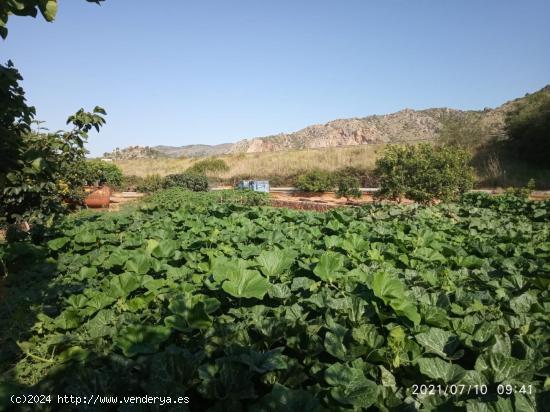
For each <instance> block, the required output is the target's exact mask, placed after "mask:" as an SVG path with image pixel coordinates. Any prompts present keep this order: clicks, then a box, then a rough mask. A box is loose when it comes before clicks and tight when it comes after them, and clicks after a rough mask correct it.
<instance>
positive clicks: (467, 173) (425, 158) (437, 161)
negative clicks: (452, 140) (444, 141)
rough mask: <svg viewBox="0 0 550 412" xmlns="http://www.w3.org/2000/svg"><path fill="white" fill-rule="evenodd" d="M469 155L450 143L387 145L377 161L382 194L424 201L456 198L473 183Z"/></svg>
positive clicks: (398, 198)
mask: <svg viewBox="0 0 550 412" xmlns="http://www.w3.org/2000/svg"><path fill="white" fill-rule="evenodd" d="M469 162H470V155H469V154H468V153H467V152H466V151H464V150H463V149H460V148H456V147H450V146H432V145H430V144H427V143H422V144H419V145H415V146H393V145H392V146H388V147H387V148H386V149H385V151H384V153H383V155H382V156H381V157H380V158H379V159H378V160H377V161H376V169H375V173H376V175H377V176H378V177H379V178H380V192H379V194H380V196H381V197H385V198H389V199H397V200H401V198H403V197H407V198H409V199H411V200H415V201H417V202H421V203H431V202H432V201H433V200H435V199H439V200H441V201H450V200H455V199H457V198H458V197H459V195H460V194H462V193H464V192H465V191H467V190H469V189H471V188H472V187H473V183H474V172H473V168H472V167H471V166H469Z"/></svg>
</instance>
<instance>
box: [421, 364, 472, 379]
mask: <svg viewBox="0 0 550 412" xmlns="http://www.w3.org/2000/svg"><path fill="white" fill-rule="evenodd" d="M416 362H417V364H418V366H419V367H420V373H422V374H423V375H426V376H427V377H429V378H432V379H434V380H435V381H437V382H441V383H456V382H457V381H459V380H460V379H461V378H462V377H463V376H464V375H465V374H466V371H465V370H464V369H463V368H462V367H461V366H459V365H456V364H453V363H450V362H446V361H444V360H442V359H439V358H420V359H417V360H416Z"/></svg>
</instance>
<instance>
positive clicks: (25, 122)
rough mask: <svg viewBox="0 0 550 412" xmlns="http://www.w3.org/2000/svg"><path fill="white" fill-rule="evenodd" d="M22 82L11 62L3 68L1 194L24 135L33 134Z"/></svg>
mask: <svg viewBox="0 0 550 412" xmlns="http://www.w3.org/2000/svg"><path fill="white" fill-rule="evenodd" d="M0 20H1V18H0ZM22 80H23V78H22V77H21V75H20V74H19V71H17V69H16V68H15V67H13V63H12V62H11V61H9V62H8V63H7V65H6V66H2V65H0V136H1V138H0V191H1V190H3V188H4V187H5V185H6V175H7V173H8V171H10V170H11V169H12V168H14V167H16V166H17V160H18V159H19V156H20V151H21V150H22V147H21V146H22V136H23V135H26V134H28V133H30V131H31V123H32V121H33V119H34V116H35V114H36V110H35V108H34V107H31V106H27V102H26V98H25V91H24V90H23V88H22V87H21V86H20V85H19V82H20V81H22Z"/></svg>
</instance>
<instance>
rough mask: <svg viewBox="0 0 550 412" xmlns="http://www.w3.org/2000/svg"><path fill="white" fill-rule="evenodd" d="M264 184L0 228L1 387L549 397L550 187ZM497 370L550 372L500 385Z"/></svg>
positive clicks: (218, 401)
mask: <svg viewBox="0 0 550 412" xmlns="http://www.w3.org/2000/svg"><path fill="white" fill-rule="evenodd" d="M255 195H259V194H257V193H252V192H249V193H246V194H244V193H239V192H238V191H225V192H224V193H222V192H206V193H193V192H190V191H186V190H182V189H180V188H174V189H169V190H165V191H161V192H158V193H157V194H155V195H152V196H151V197H150V198H148V200H147V201H146V202H144V203H143V204H142V205H141V206H138V207H137V208H136V209H133V210H127V211H124V212H121V213H109V214H89V215H78V216H71V217H69V218H67V219H66V220H64V221H63V222H62V223H61V224H60V225H59V227H58V228H57V229H58V232H57V233H55V234H53V233H52V235H51V237H50V238H49V240H48V241H47V242H45V243H43V244H40V245H38V246H35V245H31V244H28V243H25V242H20V243H17V244H11V245H3V246H0V260H1V261H2V262H3V265H4V267H5V269H6V270H5V272H7V273H8V274H9V275H8V276H9V277H8V279H7V280H8V282H9V285H10V289H9V290H10V293H9V294H6V295H5V297H4V298H3V301H2V303H3V304H2V305H0V322H1V326H2V328H1V330H2V332H1V333H0V346H1V347H2V353H1V354H0V374H1V375H0V381H2V382H3V383H4V384H3V385H2V388H4V392H1V391H0V397H2V396H3V395H2V393H5V392H6V391H7V389H5V388H8V387H9V391H7V393H9V394H10V395H11V394H18V393H34V391H36V392H38V393H40V390H41V389H42V390H43V389H44V388H48V390H51V391H53V392H54V393H90V388H93V390H94V391H95V392H94V393H97V394H99V395H104V394H111V393H116V394H117V395H118V396H132V395H142V394H143V392H144V388H146V389H145V390H146V391H147V394H149V395H152V396H159V395H170V396H174V395H178V394H182V393H185V395H186V396H189V397H190V398H191V399H192V402H193V408H194V409H196V410H251V411H273V412H275V411H280V410H302V409H303V410H304V411H320V410H324V411H339V410H369V409H372V410H400V409H406V408H410V405H415V409H417V410H434V408H435V409H437V410H500V409H501V407H502V404H503V403H505V402H507V403H509V408H508V407H507V410H522V411H523V410H533V411H536V410H543V409H544V402H546V401H545V398H544V397H541V395H540V394H543V393H544V391H545V390H546V389H544V385H545V382H546V381H547V378H546V375H547V373H546V372H547V369H548V366H549V364H548V359H549V358H550V357H549V355H550V329H549V328H548V316H549V315H550V296H549V295H548V276H549V275H550V268H549V267H548V259H549V256H550V255H549V253H550V242H549V239H548V233H549V230H550V226H549V225H550V202H549V201H544V202H530V201H528V200H526V199H522V198H514V199H512V198H511V197H508V196H498V197H493V196H488V195H486V194H478V193H470V194H468V195H465V196H464V198H463V199H462V201H461V202H460V203H456V204H439V205H437V206H430V207H426V206H419V205H409V206H396V205H381V204H379V205H368V206H365V207H362V208H353V209H345V210H334V211H331V212H327V213H324V214H320V213H303V212H295V211H290V210H285V209H275V208H269V207H256V206H246V207H245V206H244V205H246V201H247V199H253V198H254V197H255ZM54 349H55V350H54ZM12 371H17V373H16V374H15V373H13V372H12ZM411 382H414V383H416V384H419V385H420V384H426V385H438V384H440V385H448V384H457V385H466V388H467V387H468V385H476V384H477V385H487V392H488V393H491V396H484V395H482V394H480V393H479V392H477V391H473V390H472V391H470V393H469V394H466V391H465V392H464V393H463V394H460V393H457V394H453V395H447V396H445V395H440V394H438V393H436V394H434V395H430V396H425V395H424V394H422V393H415V392H413V391H412V388H411ZM499 384H512V385H520V386H521V385H532V389H531V390H530V391H529V392H526V393H520V392H519V388H520V386H518V387H517V388H518V390H516V392H515V393H511V394H510V395H502V396H497V394H496V387H497V385H499ZM8 385H9V386H8ZM481 389H482V388H480V390H481ZM237 407H238V408H240V409H235V408H237Z"/></svg>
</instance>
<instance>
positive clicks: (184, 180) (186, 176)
mask: <svg viewBox="0 0 550 412" xmlns="http://www.w3.org/2000/svg"><path fill="white" fill-rule="evenodd" d="M165 187H167V188H170V187H181V188H184V189H188V190H191V191H193V192H206V191H207V190H208V179H207V178H206V176H204V175H201V174H195V173H178V174H173V175H168V176H166V184H165Z"/></svg>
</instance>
